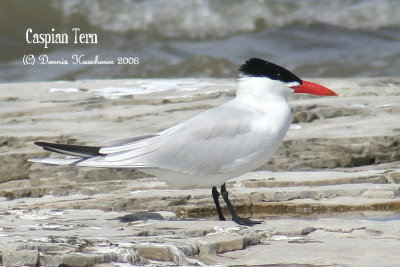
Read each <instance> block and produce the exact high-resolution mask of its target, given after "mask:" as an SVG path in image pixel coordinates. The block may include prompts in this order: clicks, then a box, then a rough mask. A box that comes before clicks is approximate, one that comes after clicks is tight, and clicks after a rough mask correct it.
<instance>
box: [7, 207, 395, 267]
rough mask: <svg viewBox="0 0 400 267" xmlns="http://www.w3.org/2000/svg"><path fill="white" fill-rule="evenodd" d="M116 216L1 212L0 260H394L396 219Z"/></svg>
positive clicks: (91, 212) (80, 212)
mask: <svg viewBox="0 0 400 267" xmlns="http://www.w3.org/2000/svg"><path fill="white" fill-rule="evenodd" d="M121 215H123V213H120V212H104V211H101V210H89V211H88V210H63V211H61V210H39V211H38V210H32V211H27V210H11V211H9V212H3V213H2V214H1V215H0V225H1V226H2V227H1V228H0V235H1V239H0V247H1V256H2V262H3V265H4V266H22V265H24V264H28V265H29V264H31V265H35V264H41V265H45V266H58V265H63V266H88V265H90V266H107V265H101V264H105V263H109V264H111V263H115V264H117V265H116V266H118V264H121V263H130V264H134V265H146V266H159V265H160V264H162V265H164V266H169V265H171V266H172V265H176V264H178V265H188V264H189V265H193V264H200V265H201V264H206V265H212V266H231V265H232V266H233V265H235V266H237V265H244V266H250V265H263V264H271V265H273V264H277V265H278V266H286V265H285V264H287V265H288V266H289V265H290V264H304V266H397V265H398V262H399V261H400V254H399V253H398V248H399V247H400V220H398V219H396V218H393V219H390V218H389V219H387V220H386V221H379V220H372V219H370V220H359V219H353V220H346V219H328V218H326V219H319V220H299V219H278V220H266V221H265V222H264V223H263V224H261V225H256V226H254V227H242V226H238V225H236V224H235V223H233V222H231V221H225V222H220V221H213V220H147V221H137V222H134V223H128V224H126V223H122V222H120V221H119V220H116V219H115V218H117V217H119V216H121ZM164 215H168V214H165V213H164ZM280 264H281V265H280ZM109 266H113V265H109ZM125 266H126V265H125Z"/></svg>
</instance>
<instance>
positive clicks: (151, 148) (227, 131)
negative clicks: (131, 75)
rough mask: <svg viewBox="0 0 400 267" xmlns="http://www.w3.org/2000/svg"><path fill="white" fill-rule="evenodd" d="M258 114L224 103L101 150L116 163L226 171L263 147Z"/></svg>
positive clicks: (111, 161)
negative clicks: (255, 128)
mask: <svg viewBox="0 0 400 267" xmlns="http://www.w3.org/2000/svg"><path fill="white" fill-rule="evenodd" d="M257 115H258V114H255V113H253V112H252V111H249V110H248V109H246V110H244V109H240V108H237V107H230V106H227V105H225V106H224V105H223V106H220V107H218V108H215V109H211V110H208V111H206V112H203V113H200V114H198V115H197V116H194V117H192V118H191V119H189V120H187V121H185V122H182V123H180V124H178V125H176V126H174V127H172V128H170V129H167V130H165V131H163V132H161V133H160V134H159V135H157V136H153V137H149V138H144V139H141V140H138V141H136V142H131V143H129V142H128V143H127V144H123V145H121V144H119V145H117V146H109V147H105V148H102V149H101V150H100V152H101V153H105V154H107V155H106V156H105V158H104V160H105V161H107V162H108V163H111V164H114V166H129V165H131V166H140V167H149V168H160V169H168V170H172V171H179V172H184V173H191V174H206V173H214V174H215V173H222V172H224V170H226V169H227V167H228V169H229V168H232V166H233V167H234V165H235V163H238V164H239V165H240V162H241V161H246V160H251V156H252V155H255V154H257V153H258V152H259V151H260V149H261V147H262V142H264V141H265V135H262V134H259V133H257V132H254V131H252V125H251V124H252V122H254V118H256V117H257ZM244 140H245V141H244ZM249 157H250V158H249Z"/></svg>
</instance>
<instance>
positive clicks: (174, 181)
mask: <svg viewBox="0 0 400 267" xmlns="http://www.w3.org/2000/svg"><path fill="white" fill-rule="evenodd" d="M239 70H240V71H241V76H240V78H239V79H238V82H237V90H236V97H235V98H234V99H232V100H230V101H228V102H226V103H224V104H222V105H220V106H218V107H215V108H212V109H209V110H206V111H204V112H202V113H200V114H197V115H195V116H194V117H192V118H190V119H188V120H186V121H183V122H181V123H179V124H177V125H175V126H173V127H171V128H169V129H166V130H164V131H162V132H160V133H158V134H154V135H144V136H139V137H134V138H130V139H124V140H120V141H118V142H115V143H113V144H110V145H107V146H103V147H92V146H77V145H64V144H53V143H45V142H36V143H35V144H36V145H39V146H41V147H43V148H44V149H45V150H48V151H52V152H58V153H62V154H67V155H70V156H74V157H72V158H44V159H32V160H31V161H33V162H41V163H48V164H55V165H71V166H79V167H80V166H85V167H101V168H130V169H136V170H140V171H143V172H145V173H149V174H153V175H155V176H157V177H158V178H159V179H160V180H161V181H165V182H167V183H168V184H169V185H172V186H175V187H182V186H201V187H209V188H212V196H213V199H214V202H215V206H216V209H217V212H218V215H219V219H220V220H225V217H224V215H223V213H222V211H221V208H220V204H219V192H218V190H217V186H219V185H222V186H221V194H222V197H223V199H224V201H225V202H226V204H227V206H228V209H229V211H230V213H231V215H232V220H233V221H235V222H236V223H238V224H241V225H253V224H257V223H260V222H259V221H252V220H250V219H248V218H241V217H239V216H238V214H237V212H236V210H235V208H234V206H233V205H232V204H231V202H230V200H229V198H228V192H227V191H226V188H225V182H226V181H227V180H229V179H232V178H235V177H238V176H240V175H242V174H245V173H247V172H249V171H252V170H254V169H256V168H258V167H260V166H261V165H263V164H265V163H266V162H267V161H268V160H269V159H270V158H271V157H272V156H273V154H274V153H275V152H276V150H277V148H278V147H279V145H280V144H281V142H282V140H283V138H284V137H285V135H286V132H287V131H288V129H289V126H290V123H291V110H290V107H289V104H288V102H287V97H288V96H289V95H290V94H292V93H293V92H294V93H309V94H315V95H336V93H334V92H333V91H331V90H329V89H328V88H326V87H323V86H321V85H318V84H315V83H311V82H307V81H304V80H301V79H300V78H298V77H297V76H296V75H294V74H293V73H291V72H290V71H288V70H286V69H285V68H283V67H281V66H278V65H276V64H273V63H271V62H268V61H265V60H262V59H258V58H252V59H249V60H248V61H246V62H245V63H244V64H243V65H242V66H241V67H240V69H239Z"/></svg>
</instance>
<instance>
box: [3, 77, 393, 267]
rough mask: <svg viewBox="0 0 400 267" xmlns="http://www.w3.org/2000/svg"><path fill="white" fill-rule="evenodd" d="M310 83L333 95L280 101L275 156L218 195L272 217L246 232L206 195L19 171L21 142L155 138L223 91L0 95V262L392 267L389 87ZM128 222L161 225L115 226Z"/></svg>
mask: <svg viewBox="0 0 400 267" xmlns="http://www.w3.org/2000/svg"><path fill="white" fill-rule="evenodd" d="M314 80H315V82H318V83H320V84H323V85H325V86H327V87H328V88H331V89H332V90H334V91H335V92H336V91H337V92H338V93H339V95H340V96H339V97H325V98H320V97H313V96H307V95H298V96H295V97H291V98H290V100H289V104H290V105H291V107H292V111H293V118H294V123H293V124H292V127H291V129H290V130H289V133H288V135H287V136H286V138H285V141H284V143H283V144H282V145H281V147H280V149H279V150H278V152H277V154H276V155H275V156H274V158H273V159H272V160H271V161H270V162H269V163H266V164H265V165H264V166H262V167H261V168H260V169H258V170H257V171H254V172H250V173H248V174H246V175H243V176H241V177H238V178H236V179H233V180H231V181H229V182H228V183H227V186H228V187H229V189H228V190H229V191H230V192H232V193H231V196H232V201H233V202H234V203H235V204H236V205H237V207H238V211H239V213H240V214H246V213H247V215H248V216H252V217H253V218H257V217H264V216H265V217H266V218H268V217H269V216H272V215H278V216H279V215H280V216H282V217H276V218H274V219H272V220H271V219H267V220H266V223H265V224H262V225H259V226H255V227H253V228H248V227H240V226H237V225H234V223H232V222H230V221H226V222H219V221H216V219H217V216H216V214H214V213H215V212H214V210H213V203H212V198H211V195H210V192H209V191H210V190H209V189H190V190H185V189H180V190H177V189H174V188H168V187H167V186H166V185H165V184H163V183H161V182H159V181H157V180H156V179H155V178H151V177H147V176H146V175H144V174H143V173H140V172H137V171H131V170H117V169H92V168H81V169H78V168H73V167H54V166H45V165H40V164H31V163H28V162H27V161H26V159H28V158H34V157H43V156H46V155H48V152H45V151H42V150H41V149H40V148H38V147H35V146H34V145H33V142H34V141H48V142H60V143H69V144H87V145H99V144H101V142H102V141H106V140H110V139H115V138H125V137H133V136H135V135H142V134H151V133H155V132H158V131H161V130H164V129H166V128H168V127H170V126H172V125H174V124H176V123H177V122H179V121H182V120H184V119H185V118H188V117H191V116H193V115H194V114H196V113H199V112H201V111H203V110H205V109H208V108H212V107H214V106H216V105H219V104H221V103H223V102H225V101H228V100H229V99H230V98H232V97H233V96H234V92H233V84H234V80H233V79H208V78H198V79H197V78H190V79H132V80H93V81H90V80H86V81H76V82H33V83H15V84H14V83H12V84H0V90H1V91H2V95H1V96H0V105H1V110H2V112H1V114H0V116H1V117H2V121H3V122H2V127H1V128H0V144H1V146H0V214H1V216H0V225H1V228H0V236H1V237H2V238H1V241H0V247H2V248H3V249H1V250H0V256H1V257H0V258H2V264H3V265H4V266H7V264H8V265H11V266H15V265H23V264H30V263H32V262H39V263H40V264H42V265H46V264H47V265H57V264H64V265H65V266H77V264H78V263H79V264H82V265H83V266H84V264H86V265H94V266H99V267H100V266H101V267H105V266H110V267H111V266H119V263H126V264H128V263H130V264H136V265H144V264H148V265H153V266H156V265H159V264H160V263H161V262H162V264H165V265H176V264H181V265H184V264H196V263H202V264H209V265H224V264H225V265H227V264H229V265H235V264H236V265H240V264H244V265H250V264H293V263H297V264H305V265H307V266H320V265H328V266H331V265H341V266H343V265H344V266H347V265H348V266H365V265H368V264H369V265H371V266H372V265H374V264H376V265H379V264H382V263H385V265H387V266H395V265H391V264H392V263H395V262H399V260H400V256H399V255H398V253H397V250H396V248H397V247H399V245H400V243H399V242H400V241H399V240H400V233H399V232H398V229H399V228H400V220H399V217H398V214H399V213H400V149H399V148H400V135H399V133H400V124H399V118H400V77H384V78H354V79H343V78H342V79H334V78H324V79H322V78H320V79H314ZM314 80H313V81H314ZM166 88H168V89H169V90H168V91H166V90H165V89H166ZM132 92H134V93H132ZM147 92H151V93H147ZM160 196H162V197H160ZM139 211H140V212H159V211H162V213H161V214H162V216H164V218H166V220H148V221H137V222H133V223H128V224H127V223H121V222H119V221H118V220H115V219H116V218H117V217H120V216H123V215H125V214H126V213H132V212H139ZM263 214H266V215H263ZM318 214H320V216H321V217H319V216H316V217H313V216H315V215H318ZM267 215H269V216H267ZM355 215H357V216H358V215H361V216H365V217H362V218H357V217H352V216H355ZM374 216H377V217H381V218H383V219H382V220H370V219H369V218H371V217H374ZM176 218H178V220H175V219H176ZM385 218H386V219H385ZM171 229H172V230H171ZM396 229H397V231H396ZM99 233H101V236H99ZM388 240H390V241H388ZM110 244H112V245H110ZM360 244H361V245H360ZM343 248H348V249H344V250H343ZM350 248H352V249H350ZM355 249H356V250H360V251H361V250H363V252H362V253H361V252H360V254H359V255H357V253H355V252H354V251H355ZM261 251H264V253H260V252H261ZM288 251H291V253H287V252H288ZM267 252H268V253H267ZM365 252H367V253H365ZM339 254H340V257H338V255H339ZM282 255H286V256H285V257H283V256H282ZM18 260H22V261H24V260H25V261H24V262H21V261H18Z"/></svg>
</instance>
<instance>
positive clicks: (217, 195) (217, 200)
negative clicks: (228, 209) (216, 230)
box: [212, 186, 225, 221]
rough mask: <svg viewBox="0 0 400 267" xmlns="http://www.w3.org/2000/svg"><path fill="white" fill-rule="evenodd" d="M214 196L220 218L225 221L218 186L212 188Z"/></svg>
mask: <svg viewBox="0 0 400 267" xmlns="http://www.w3.org/2000/svg"><path fill="white" fill-rule="evenodd" d="M212 196H213V199H214V203H215V207H216V208H217V212H218V217H219V220H220V221H225V217H224V214H223V213H222V210H221V206H220V205H219V192H218V190H217V187H216V186H213V188H212Z"/></svg>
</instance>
